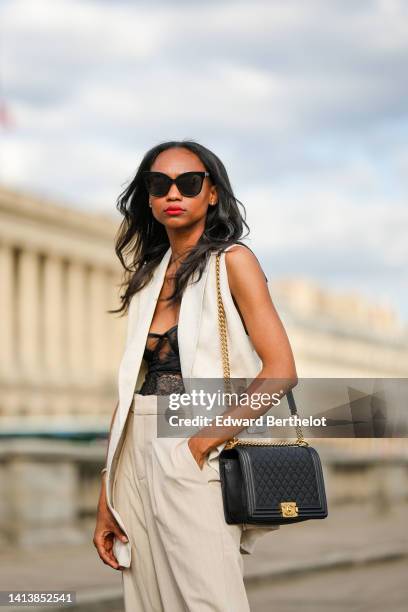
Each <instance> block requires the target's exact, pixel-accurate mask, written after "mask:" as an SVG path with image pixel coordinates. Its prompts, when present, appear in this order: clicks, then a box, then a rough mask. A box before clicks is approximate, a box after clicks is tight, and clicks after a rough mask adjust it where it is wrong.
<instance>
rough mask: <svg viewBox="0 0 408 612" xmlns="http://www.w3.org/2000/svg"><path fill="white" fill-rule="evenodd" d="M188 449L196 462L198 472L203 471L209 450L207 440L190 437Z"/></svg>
mask: <svg viewBox="0 0 408 612" xmlns="http://www.w3.org/2000/svg"><path fill="white" fill-rule="evenodd" d="M188 447H189V449H190V452H191V454H192V455H193V457H194V459H195V460H196V462H197V464H198V467H199V468H200V470H202V469H203V465H204V461H205V458H206V456H207V455H208V453H209V452H210V450H211V448H210V447H209V444H208V440H207V439H206V438H195V437H194V436H192V437H191V438H189V440H188Z"/></svg>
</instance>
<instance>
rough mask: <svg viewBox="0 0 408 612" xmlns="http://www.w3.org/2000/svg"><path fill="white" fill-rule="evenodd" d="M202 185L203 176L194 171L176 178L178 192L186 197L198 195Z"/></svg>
mask: <svg viewBox="0 0 408 612" xmlns="http://www.w3.org/2000/svg"><path fill="white" fill-rule="evenodd" d="M202 186H203V176H202V175H201V174H196V173H194V172H187V173H185V174H182V175H181V176H179V177H178V179H177V187H178V188H179V190H180V192H181V193H182V194H183V195H185V196H186V197H187V198H193V197H194V196H196V195H198V194H199V193H200V191H201V187H202Z"/></svg>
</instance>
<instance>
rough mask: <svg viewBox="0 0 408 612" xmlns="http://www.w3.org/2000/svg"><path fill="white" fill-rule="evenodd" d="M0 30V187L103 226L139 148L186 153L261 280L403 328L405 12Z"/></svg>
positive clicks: (326, 5)
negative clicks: (232, 221)
mask: <svg viewBox="0 0 408 612" xmlns="http://www.w3.org/2000/svg"><path fill="white" fill-rule="evenodd" d="M0 24H1V25H0V86H1V90H0V95H1V99H2V102H3V113H2V115H3V125H2V126H0V136H1V140H2V144H1V150H0V154H1V163H0V182H2V183H4V184H6V185H8V186H11V187H13V186H14V187H17V188H20V189H24V190H28V191H31V192H33V193H35V194H39V195H44V196H49V197H52V198H56V199H60V200H61V201H62V202H63V203H65V204H66V203H68V204H70V205H71V206H73V207H77V208H80V209H88V210H93V211H99V212H105V213H111V214H113V215H114V214H115V202H116V198H117V196H118V194H119V192H120V191H121V190H122V189H123V187H124V185H125V184H126V183H127V181H129V180H130V178H131V177H132V175H133V174H134V172H135V170H136V168H137V165H138V163H139V162H140V160H141V157H142V155H143V154H144V152H145V151H146V150H147V149H148V148H150V147H151V146H153V145H154V144H156V143H158V142H160V141H163V140H169V139H178V138H193V139H195V140H198V141H200V142H202V143H203V144H205V145H206V146H208V147H209V148H211V149H213V150H214V151H215V152H216V153H217V154H218V155H219V156H220V157H221V159H222V160H223V161H224V163H225V165H226V166H227V169H228V171H229V174H230V178H231V181H232V184H233V187H234V189H235V193H236V196H237V197H238V198H239V199H240V200H241V201H242V202H243V203H244V204H245V208H246V211H247V221H248V223H249V225H250V227H251V234H250V238H251V240H250V241H248V244H249V245H250V246H251V248H253V249H254V250H255V252H256V253H257V255H258V256H259V259H260V260H261V263H262V264H263V266H264V269H265V271H266V272H267V273H268V275H269V276H270V277H271V278H273V277H274V276H276V277H279V276H281V275H297V276H304V277H306V278H312V279H316V280H317V281H318V282H320V283H322V284H323V285H325V286H327V287H330V288H332V289H334V290H340V291H341V290H343V289H357V290H359V291H360V292H361V293H362V294H363V295H366V296H367V297H369V298H370V299H373V300H375V301H378V302H380V303H381V302H384V303H391V304H392V305H394V306H395V308H396V309H397V311H398V312H399V313H400V314H401V316H402V317H403V318H404V319H405V320H406V321H408V282H407V274H406V268H407V259H408V239H407V229H408V206H407V195H408V144H407V143H408V140H407V135H408V110H407V109H408V106H407V99H408V79H407V78H406V75H407V72H408V65H407V64H408V35H407V32H408V2H406V1H404V0H282V1H279V0H269V1H266V2H264V1H261V0H251V2H248V1H245V2H241V1H239V0H214V1H212V0H207V1H205V0H203V1H200V2H191V0H190V1H188V2H187V1H183V0H172V1H168V2H164V1H162V2H160V1H159V2H154V1H150V2H138V1H137V0H135V1H130V0H129V1H125V0H111V1H109V0H0ZM4 105H5V106H6V108H5V110H4ZM6 114H7V116H6V117H5V115H6Z"/></svg>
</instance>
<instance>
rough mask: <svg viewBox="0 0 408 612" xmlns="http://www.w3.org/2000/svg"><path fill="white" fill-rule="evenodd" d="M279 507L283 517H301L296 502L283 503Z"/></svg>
mask: <svg viewBox="0 0 408 612" xmlns="http://www.w3.org/2000/svg"><path fill="white" fill-rule="evenodd" d="M279 505H280V507H281V512H282V516H286V517H290V516H299V508H298V507H297V505H296V502H294V501H290V502H281V503H280V504H279Z"/></svg>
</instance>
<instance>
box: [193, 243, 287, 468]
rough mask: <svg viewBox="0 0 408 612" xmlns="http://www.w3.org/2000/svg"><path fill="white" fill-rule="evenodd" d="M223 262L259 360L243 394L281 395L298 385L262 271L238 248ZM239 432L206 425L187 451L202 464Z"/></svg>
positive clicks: (241, 414)
mask: <svg viewBox="0 0 408 612" xmlns="http://www.w3.org/2000/svg"><path fill="white" fill-rule="evenodd" d="M225 263H226V268H227V275H228V283H229V287H230V291H231V294H232V297H233V299H234V302H235V305H236V307H237V309H238V311H239V313H240V316H241V319H242V322H243V324H244V326H245V327H246V330H247V332H248V334H249V336H250V338H251V341H252V344H253V346H254V348H255V350H256V352H257V354H258V355H259V357H260V359H261V361H262V369H261V371H260V372H259V373H258V375H257V377H256V378H254V380H253V381H252V382H251V384H250V385H249V387H248V388H247V389H246V390H245V391H244V393H246V394H247V395H248V396H250V395H251V394H252V393H268V394H269V395H272V394H274V393H278V394H279V395H280V396H284V395H285V394H286V393H287V391H289V389H291V388H292V387H294V386H295V385H296V384H297V382H298V378H297V373H296V366H295V361H294V357H293V353H292V349H291V346H290V343H289V339H288V336H287V334H286V331H285V328H284V326H283V324H282V322H281V320H280V318H279V315H278V313H277V311H276V309H275V306H274V304H273V302H272V298H271V295H270V293H269V288H268V285H267V282H266V279H265V275H264V273H263V271H262V268H261V266H260V265H259V262H258V260H257V258H256V257H255V255H254V254H253V253H252V251H250V250H249V249H247V248H246V247H244V246H239V245H237V246H234V247H232V248H231V249H229V250H228V251H227V252H226V257H225ZM281 391H282V393H281ZM270 407H271V405H269V406H268V405H266V406H264V407H263V408H260V409H259V410H257V412H256V414H254V411H253V410H252V409H251V407H250V406H247V405H246V406H232V407H230V408H229V409H228V410H226V411H225V412H224V413H223V414H224V415H225V416H233V417H234V418H236V419H241V418H242V419H245V418H253V417H254V416H260V415H261V414H264V413H265V412H267V411H268V410H269V409H270ZM243 429H244V427H238V426H229V427H220V426H218V427H217V426H215V425H214V426H211V425H210V426H209V427H206V428H204V429H202V430H200V432H198V433H197V434H195V435H194V436H192V437H191V438H190V440H189V446H190V450H191V452H192V453H193V455H194V456H195V458H196V460H197V462H198V463H199V465H202V463H203V461H204V458H205V455H206V454H207V453H208V452H209V451H210V450H211V449H212V448H215V447H216V446H218V445H219V444H222V443H223V442H225V441H227V440H229V439H230V438H231V437H232V436H235V435H237V434H238V433H240V432H241V431H242V430H243ZM206 436H207V437H206Z"/></svg>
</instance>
